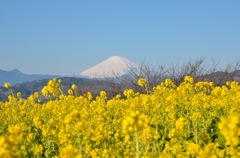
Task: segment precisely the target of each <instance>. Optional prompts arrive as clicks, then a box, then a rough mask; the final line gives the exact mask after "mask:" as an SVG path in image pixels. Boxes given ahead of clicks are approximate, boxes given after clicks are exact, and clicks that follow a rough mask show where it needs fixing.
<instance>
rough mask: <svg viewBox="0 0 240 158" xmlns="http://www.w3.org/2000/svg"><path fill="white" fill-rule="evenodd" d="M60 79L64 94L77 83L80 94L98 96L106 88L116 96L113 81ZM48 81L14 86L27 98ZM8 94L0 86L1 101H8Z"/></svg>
mask: <svg viewBox="0 0 240 158" xmlns="http://www.w3.org/2000/svg"><path fill="white" fill-rule="evenodd" d="M59 79H61V80H62V82H61V89H62V90H63V92H64V94H67V90H68V89H70V88H71V85H72V84H76V85H77V87H78V88H77V91H78V95H83V94H86V93H87V92H91V93H92V94H93V96H97V95H98V94H99V92H100V91H102V90H105V91H107V93H108V94H110V95H111V96H110V97H112V96H115V93H113V92H112V90H111V86H112V84H113V83H110V82H108V81H106V80H96V79H86V78H76V77H63V78H59ZM47 83H48V79H42V80H36V81H31V82H25V83H21V84H15V85H13V86H12V88H13V91H14V93H15V94H16V93H17V92H21V93H22V97H23V98H27V97H28V96H30V95H31V94H33V93H34V92H40V94H41V90H42V88H43V87H44V86H45V85H47ZM110 84H111V85H110ZM116 84H117V83H116ZM115 86H116V85H115ZM120 88H121V87H120ZM110 90H111V91H110ZM117 92H119V91H117ZM8 95H10V92H9V90H8V89H6V88H4V87H3V86H0V101H6V100H7V97H8ZM41 97H43V96H41Z"/></svg>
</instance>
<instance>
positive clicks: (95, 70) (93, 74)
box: [80, 56, 139, 78]
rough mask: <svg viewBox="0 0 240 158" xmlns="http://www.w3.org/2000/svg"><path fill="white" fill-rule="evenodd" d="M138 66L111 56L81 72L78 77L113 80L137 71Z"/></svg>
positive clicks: (124, 59)
mask: <svg viewBox="0 0 240 158" xmlns="http://www.w3.org/2000/svg"><path fill="white" fill-rule="evenodd" d="M138 68H139V66H138V65H137V64H135V63H133V62H132V61H130V60H128V59H127V58H124V57H120V56H112V57H110V58H108V59H106V60H104V61H103V62H101V63H99V64H97V65H95V66H93V67H91V68H89V69H87V70H85V71H83V72H82V73H80V76H82V77H87V78H115V77H121V76H123V75H126V74H128V73H129V72H130V71H137V70H138Z"/></svg>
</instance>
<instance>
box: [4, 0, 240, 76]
mask: <svg viewBox="0 0 240 158" xmlns="http://www.w3.org/2000/svg"><path fill="white" fill-rule="evenodd" d="M239 8H240V1H239V0H230V1H223V0H211V1H210V0H201V1H193V0H191V1H190V0H181V1H179V0H166V1H160V0H151V1H143V0H131V1H127V0H121V1H120V0H119V1H113V0H111V1H110V0H101V1H99V0H95V1H94V0H71V1H63V0H38V1H33V0H21V1H19V0H2V1H0V69H4V70H11V69H14V68H18V69H20V70H21V71H23V72H24V73H30V74H32V73H33V74H59V75H72V74H74V73H78V72H81V71H83V70H85V69H87V68H89V67H91V66H94V65H95V64H97V63H99V62H100V61H102V60H104V59H106V58H108V57H110V56H113V55H119V56H123V57H126V58H128V59H130V60H132V61H133V62H135V63H138V64H140V63H142V62H143V61H144V62H145V63H146V64H150V65H155V64H156V65H157V64H170V63H182V62H187V61H189V60H195V59H199V58H201V57H204V58H206V61H208V60H212V59H216V60H218V61H220V62H221V64H228V63H230V62H234V61H236V60H237V59H239V58H240V20H239V19H240V9H239Z"/></svg>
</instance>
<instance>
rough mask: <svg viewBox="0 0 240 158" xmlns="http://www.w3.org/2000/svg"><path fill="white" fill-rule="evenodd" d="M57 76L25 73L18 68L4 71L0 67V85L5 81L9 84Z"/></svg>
mask: <svg viewBox="0 0 240 158" xmlns="http://www.w3.org/2000/svg"><path fill="white" fill-rule="evenodd" d="M59 77H60V76H56V75H38V74H25V73H22V72H21V71H20V70H18V69H13V70H12V71H5V70H1V69H0V86H2V85H3V84H4V83H5V82H9V83H10V84H11V85H14V84H17V83H23V82H30V81H34V80H41V79H50V78H59Z"/></svg>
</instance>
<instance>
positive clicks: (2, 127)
mask: <svg viewBox="0 0 240 158" xmlns="http://www.w3.org/2000/svg"><path fill="white" fill-rule="evenodd" d="M60 84H61V81H60V80H56V79H52V80H50V81H49V82H48V84H47V85H46V86H45V87H43V89H42V94H43V95H44V96H45V97H46V98H48V101H41V100H40V99H39V94H38V93H37V92H36V93H34V94H33V95H31V96H30V97H29V98H28V99H23V98H21V94H20V93H17V95H16V96H15V95H14V94H13V93H12V95H11V96H9V101H7V102H0V157H63V158H68V157H69V158H72V157H77V158H80V157H84V158H85V157H94V158H95V157H104V158H105V157H106V158H107V157H129V158H132V157H137V158H138V157H146V158H147V157H159V158H161V157H162V158H165V157H170V158H171V157H191V158H194V157H202V158H206V157H212V158H215V157H216V158H217V157H236V158H237V157H240V86H239V84H238V83H237V82H235V81H233V82H226V84H225V85H224V86H221V87H219V86H214V83H212V82H197V83H195V82H194V80H193V78H192V77H190V76H186V77H185V79H184V82H182V83H181V84H180V85H179V86H176V85H174V83H173V82H172V81H171V80H170V79H166V80H165V81H164V82H162V83H160V84H159V85H158V86H156V87H154V88H153V89H152V90H149V89H148V90H147V92H148V93H147V94H141V93H136V92H134V91H133V90H131V89H126V90H125V91H124V95H125V96H121V95H120V94H119V95H117V96H115V97H114V98H113V99H107V95H106V93H105V92H104V91H102V92H101V93H100V94H99V96H98V97H96V99H93V97H92V95H91V93H87V94H85V95H83V96H79V95H77V91H76V90H77V88H78V87H77V86H76V85H73V86H72V87H71V89H69V90H68V94H63V92H62V91H61V85H60ZM138 84H139V86H141V87H146V88H147V87H148V86H147V84H148V83H147V80H146V79H143V78H140V79H139V81H138ZM5 87H6V88H8V89H9V90H10V91H12V89H11V85H10V84H9V83H6V84H5Z"/></svg>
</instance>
